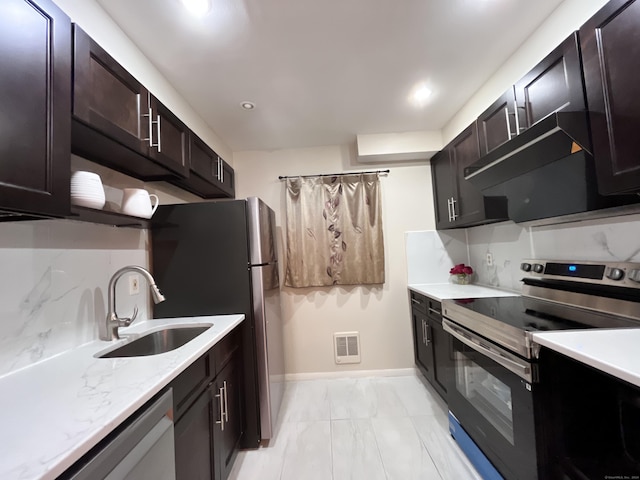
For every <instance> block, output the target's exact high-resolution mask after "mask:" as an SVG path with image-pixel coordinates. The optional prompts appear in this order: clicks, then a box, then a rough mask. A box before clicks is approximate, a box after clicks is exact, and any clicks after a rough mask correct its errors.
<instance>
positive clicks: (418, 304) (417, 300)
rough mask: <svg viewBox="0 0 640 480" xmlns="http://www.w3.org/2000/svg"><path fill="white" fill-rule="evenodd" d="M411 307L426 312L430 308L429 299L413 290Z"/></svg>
mask: <svg viewBox="0 0 640 480" xmlns="http://www.w3.org/2000/svg"><path fill="white" fill-rule="evenodd" d="M411 308H412V309H414V310H417V311H419V312H422V313H424V314H426V313H427V310H428V309H429V299H428V298H427V297H425V296H424V295H420V294H419V293H416V292H411Z"/></svg>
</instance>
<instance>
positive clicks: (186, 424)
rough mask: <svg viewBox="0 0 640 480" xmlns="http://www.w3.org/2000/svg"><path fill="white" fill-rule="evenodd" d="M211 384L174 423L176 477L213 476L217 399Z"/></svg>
mask: <svg viewBox="0 0 640 480" xmlns="http://www.w3.org/2000/svg"><path fill="white" fill-rule="evenodd" d="M213 400H214V399H213V397H212V395H211V392H210V389H209V388H208V389H207V390H205V391H204V392H202V394H200V396H199V397H198V399H197V400H196V401H195V402H194V403H193V405H191V407H189V409H188V410H187V412H186V413H185V414H184V415H183V416H182V417H181V418H180V419H179V420H178V421H177V422H176V423H175V427H174V437H175V443H176V479H178V480H180V479H190V480H211V479H213V478H214V471H215V462H214V458H213V451H214V443H213V435H212V431H211V424H212V423H213V421H214V420H213V411H214V408H215V406H214V403H215V402H214V401H213Z"/></svg>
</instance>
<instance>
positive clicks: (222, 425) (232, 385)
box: [214, 359, 243, 480]
mask: <svg viewBox="0 0 640 480" xmlns="http://www.w3.org/2000/svg"><path fill="white" fill-rule="evenodd" d="M215 385H216V392H217V393H216V400H217V404H218V409H217V412H218V413H217V415H218V419H217V421H216V427H215V433H214V438H215V445H216V453H215V455H216V461H217V465H218V467H217V472H216V480H226V479H227V477H228V476H229V473H230V472H231V468H232V467H233V462H234V460H235V458H236V454H237V453H238V446H239V444H240V438H241V437H242V433H243V423H242V381H241V369H240V364H239V362H238V361H237V359H233V360H231V361H230V362H229V363H228V364H227V366H226V367H224V368H223V369H222V371H221V372H220V373H219V374H218V377H217V378H216V382H215Z"/></svg>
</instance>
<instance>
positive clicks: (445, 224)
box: [431, 150, 453, 230]
mask: <svg viewBox="0 0 640 480" xmlns="http://www.w3.org/2000/svg"><path fill="white" fill-rule="evenodd" d="M431 183H432V187H433V207H434V210H435V215H436V219H435V220H436V228H437V229H438V230H442V229H447V228H451V227H452V226H453V224H452V221H453V219H452V215H451V202H452V200H453V170H452V168H451V162H450V160H449V151H448V150H442V151H441V152H438V153H437V154H435V155H434V156H433V157H432V158H431Z"/></svg>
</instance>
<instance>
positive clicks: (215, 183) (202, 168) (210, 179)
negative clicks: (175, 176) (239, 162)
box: [174, 132, 235, 198]
mask: <svg viewBox="0 0 640 480" xmlns="http://www.w3.org/2000/svg"><path fill="white" fill-rule="evenodd" d="M189 158H190V174H189V178H187V179H184V180H178V181H176V182H174V183H176V184H177V185H179V186H181V187H183V188H185V189H187V190H189V191H191V192H193V193H195V194H196V195H200V196H201V197H203V198H221V197H222V198H234V197H235V188H234V180H235V179H234V171H233V168H231V166H229V165H228V164H227V163H226V162H225V161H224V160H222V159H221V158H220V157H219V156H218V154H217V153H216V152H214V151H213V150H212V149H211V148H210V147H209V146H208V145H207V144H206V143H204V142H203V141H202V140H201V139H200V138H199V137H198V136H197V135H196V134H194V133H193V132H189Z"/></svg>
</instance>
